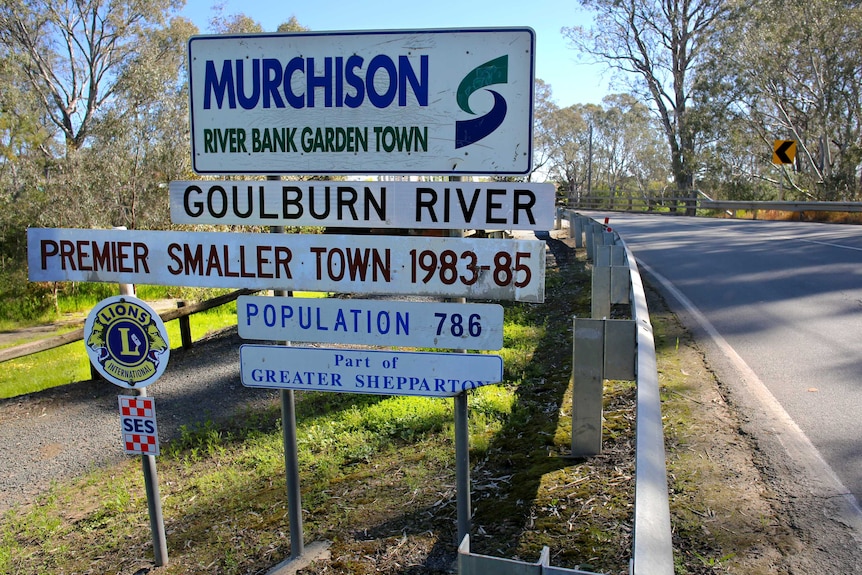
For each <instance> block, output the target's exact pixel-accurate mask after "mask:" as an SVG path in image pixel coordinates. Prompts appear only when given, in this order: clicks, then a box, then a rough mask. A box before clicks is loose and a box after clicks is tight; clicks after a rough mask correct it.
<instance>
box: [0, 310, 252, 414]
mask: <svg viewBox="0 0 862 575" xmlns="http://www.w3.org/2000/svg"><path fill="white" fill-rule="evenodd" d="M189 323H190V326H191V332H192V340H193V341H194V340H198V339H200V338H202V337H203V336H205V335H207V334H209V333H212V332H214V331H218V330H221V329H224V328H226V327H229V326H232V325H236V304H235V303H234V304H228V305H224V306H221V307H219V308H214V309H211V310H207V311H205V312H201V313H196V314H194V315H192V316H191V318H190V322H189ZM165 328H166V329H167V331H168V339H169V341H170V344H171V349H175V348H177V347H181V345H182V341H181V339H180V327H179V321H177V320H174V321H169V322H167V323H166V324H165ZM89 379H91V377H90V360H89V357H88V356H87V350H86V348H85V347H84V342H83V341H76V342H73V343H70V344H67V345H64V346H62V347H57V348H54V349H49V350H47V351H42V352H39V353H35V354H32V355H28V356H24V357H20V358H18V359H13V360H10V361H7V362H4V363H3V369H2V370H0V399H5V398H9V397H16V396H18V395H22V394H25V393H34V392H36V391H41V390H43V389H48V388H51V387H57V386H60V385H66V384H68V383H74V382H76V381H86V380H89Z"/></svg>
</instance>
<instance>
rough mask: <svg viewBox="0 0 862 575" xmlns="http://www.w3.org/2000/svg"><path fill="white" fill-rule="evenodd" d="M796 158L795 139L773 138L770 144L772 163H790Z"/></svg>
mask: <svg viewBox="0 0 862 575" xmlns="http://www.w3.org/2000/svg"><path fill="white" fill-rule="evenodd" d="M795 159H796V140H775V142H774V143H773V144H772V163H773V164H792V163H793V161H794V160H795Z"/></svg>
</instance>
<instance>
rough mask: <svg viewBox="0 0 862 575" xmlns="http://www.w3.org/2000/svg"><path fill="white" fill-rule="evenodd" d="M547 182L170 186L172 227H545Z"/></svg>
mask: <svg viewBox="0 0 862 575" xmlns="http://www.w3.org/2000/svg"><path fill="white" fill-rule="evenodd" d="M555 193H556V192H555V189H554V185H553V184H533V183H515V182H286V181H248V180H247V181H238V180H231V181H205V180H202V181H184V182H171V184H170V195H171V221H172V222H173V223H175V224H240V225H254V226H337V227H346V228H425V229H455V228H458V229H461V228H468V229H477V230H550V229H553V227H554V196H555Z"/></svg>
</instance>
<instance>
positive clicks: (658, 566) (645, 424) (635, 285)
mask: <svg viewBox="0 0 862 575" xmlns="http://www.w3.org/2000/svg"><path fill="white" fill-rule="evenodd" d="M559 216H560V218H561V219H567V220H569V230H570V232H569V233H570V235H571V234H572V233H576V234H580V233H581V231H580V230H582V229H584V228H594V229H597V230H598V232H599V233H590V231H588V230H586V229H585V230H584V233H585V235H586V239H587V240H589V241H592V242H594V243H595V242H601V241H605V240H606V239H608V238H609V240H610V243H612V244H613V245H615V246H622V248H623V249H624V250H625V265H627V266H628V269H629V278H630V280H631V286H630V292H629V293H630V305H631V315H632V319H633V320H634V321H635V325H636V339H637V341H636V349H637V351H636V380H637V392H636V395H637V398H636V423H635V426H636V429H635V506H634V528H633V539H634V542H633V545H632V560H631V565H630V569H629V571H630V573H631V574H632V575H673V573H674V564H673V543H672V536H671V524H670V501H669V497H668V487H667V468H666V465H665V449H664V428H663V426H662V419H661V398H660V393H659V383H658V367H657V362H656V353H655V339H654V337H653V330H652V324H651V323H650V319H649V309H648V307H647V303H646V294H645V292H644V288H643V282H642V280H641V276H640V271H639V269H638V265H637V261H636V260H635V257H634V255H633V254H632V252H631V250H630V249H629V248H628V246H627V245H626V244H625V242H624V241H623V240H622V238H620V236H619V234H618V233H617V232H615V231H614V232H613V233H608V232H607V231H606V228H605V227H604V226H603V225H602V224H600V223H598V222H595V221H594V220H592V219H590V218H588V217H585V216H581V215H580V214H577V213H575V212H571V211H568V210H562V211H561V212H560V213H559ZM558 221H560V224H562V221H561V220H558ZM582 241H583V239H582V238H576V245H577V244H578V243H581V242H582ZM592 249H593V250H594V252H593V253H595V254H598V253H599V250H598V249H597V248H596V247H595V246H592ZM595 297H596V295H595V294H594V295H593V298H595Z"/></svg>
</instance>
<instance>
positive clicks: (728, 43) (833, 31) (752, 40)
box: [719, 0, 862, 200]
mask: <svg viewBox="0 0 862 575" xmlns="http://www.w3.org/2000/svg"><path fill="white" fill-rule="evenodd" d="M860 37H862V5H860V3H859V2H858V0H818V1H817V2H811V1H805V0H759V1H756V2H754V3H753V4H752V6H751V8H750V10H749V17H748V18H747V19H746V20H745V21H744V22H740V23H739V26H737V27H735V28H734V29H732V30H728V31H727V33H726V35H725V38H724V39H723V41H722V43H721V44H720V50H719V55H720V58H721V60H722V62H723V66H722V68H721V69H722V70H723V73H724V78H725V83H726V84H733V85H736V86H739V87H740V88H741V93H740V96H739V99H738V109H739V110H740V113H739V115H738V118H739V119H740V120H744V121H746V122H747V123H748V129H749V130H750V131H752V132H753V133H755V134H756V137H757V140H758V141H757V142H756V145H757V150H758V154H757V155H758V157H759V158H760V163H759V165H758V166H757V168H759V169H757V170H753V171H754V172H755V173H756V176H755V177H759V178H760V179H761V180H763V181H770V182H772V184H773V186H772V189H773V190H776V189H786V190H787V192H788V193H792V194H793V195H794V196H795V197H797V198H799V199H820V200H837V199H846V200H854V199H859V198H860V194H862V189H860V182H859V170H860V164H862V44H860V42H859V38H860ZM775 140H794V141H795V142H796V143H797V161H796V162H795V165H794V166H780V167H779V166H773V165H772V163H771V158H772V147H773V142H774V141H775Z"/></svg>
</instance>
